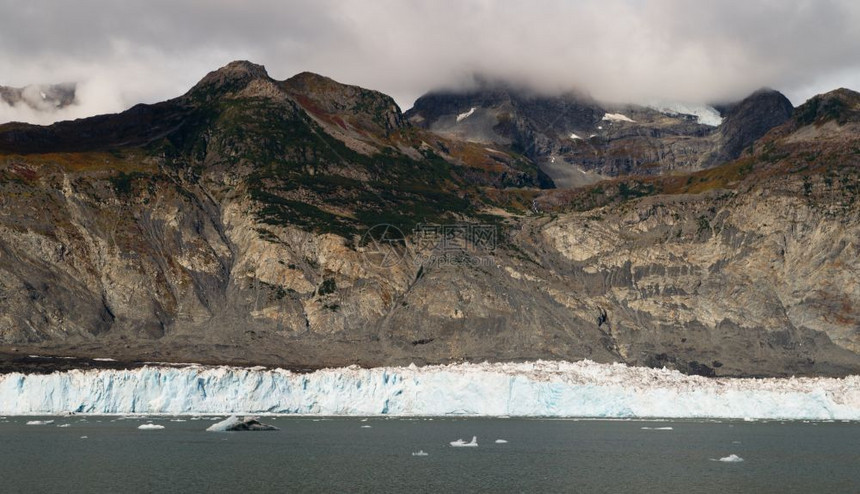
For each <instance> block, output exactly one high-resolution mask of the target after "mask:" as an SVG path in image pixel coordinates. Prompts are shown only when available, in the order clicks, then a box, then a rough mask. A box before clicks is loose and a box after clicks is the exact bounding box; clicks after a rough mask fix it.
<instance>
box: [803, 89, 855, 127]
mask: <svg viewBox="0 0 860 494" xmlns="http://www.w3.org/2000/svg"><path fill="white" fill-rule="evenodd" d="M794 119H795V121H796V122H797V124H798V125H799V126H804V125H809V124H813V123H814V124H816V125H818V124H822V123H825V122H828V121H831V120H834V121H836V123H838V124H839V125H844V124H845V123H847V122H849V121H853V122H858V121H860V93H858V92H856V91H852V90H850V89H846V88H839V89H834V90H833V91H830V92H827V93H824V94H819V95H817V96H813V97H812V98H810V99H809V100H808V101H807V102H806V103H804V104H802V105H800V106H799V107H798V108H797V111H796V112H795V114H794Z"/></svg>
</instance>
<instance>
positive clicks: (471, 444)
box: [450, 436, 478, 448]
mask: <svg viewBox="0 0 860 494" xmlns="http://www.w3.org/2000/svg"><path fill="white" fill-rule="evenodd" d="M450 444H451V446H453V447H455V448H477V447H478V436H472V440H471V441H470V442H468V443H467V442H466V441H464V440H462V439H457V440H456V441H451V443H450Z"/></svg>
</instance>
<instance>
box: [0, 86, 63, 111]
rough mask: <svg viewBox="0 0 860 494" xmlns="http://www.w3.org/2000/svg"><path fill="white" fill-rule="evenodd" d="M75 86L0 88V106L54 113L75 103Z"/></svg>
mask: <svg viewBox="0 0 860 494" xmlns="http://www.w3.org/2000/svg"><path fill="white" fill-rule="evenodd" d="M76 89H77V88H76V85H75V84H71V83H66V84H34V85H30V86H25V87H20V88H18V87H7V86H0V104H3V103H5V104H7V105H9V106H17V105H25V106H27V107H29V108H31V109H33V110H39V111H54V110H57V109H60V108H65V107H67V106H69V105H71V104H72V103H74V102H75V91H76Z"/></svg>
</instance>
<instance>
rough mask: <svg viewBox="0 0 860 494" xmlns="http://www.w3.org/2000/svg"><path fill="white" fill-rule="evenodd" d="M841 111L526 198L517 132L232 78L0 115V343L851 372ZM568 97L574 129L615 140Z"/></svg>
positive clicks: (848, 180) (340, 358)
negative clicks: (456, 125) (16, 119)
mask: <svg viewBox="0 0 860 494" xmlns="http://www.w3.org/2000/svg"><path fill="white" fill-rule="evenodd" d="M853 97H854V93H845V94H841V93H840V94H836V95H831V96H830V97H829V98H830V99H828V100H827V101H830V100H835V101H838V102H840V103H832V102H831V103H821V102H819V103H815V102H811V103H809V104H812V105H815V106H816V107H815V109H814V111H813V110H810V109H809V108H807V107H801V108H800V109H798V111H797V112H796V113H795V116H794V117H793V118H792V119H791V120H789V121H788V122H785V123H783V124H782V125H781V126H778V127H777V128H774V129H772V130H771V132H769V133H768V134H767V135H766V136H765V137H764V138H763V139H759V140H758V141H757V142H756V143H755V145H754V146H753V149H752V150H751V151H750V152H749V153H747V154H746V155H744V156H742V157H741V158H740V159H739V160H735V161H730V162H728V163H725V164H721V165H719V166H715V167H712V168H708V169H704V170H701V171H696V172H691V173H687V174H680V175H679V174H675V175H671V176H664V175H656V174H652V175H651V176H648V177H639V178H633V177H622V178H617V179H613V180H608V181H603V182H600V183H598V184H596V185H591V186H589V187H585V188H580V189H575V190H568V189H546V188H541V186H542V185H543V186H547V184H548V180H547V179H546V176H545V175H544V174H543V172H542V171H541V170H540V169H539V165H538V163H536V162H535V161H533V160H531V159H529V158H528V156H524V155H523V154H522V153H521V152H517V145H516V142H515V140H513V139H512V140H511V141H510V142H507V143H505V142H502V141H498V140H488V141H486V142H484V141H481V142H476V141H472V140H470V139H467V138H464V137H462V136H459V137H458V136H457V135H455V134H452V133H450V132H443V131H438V132H437V131H434V129H433V127H432V126H429V127H428V126H424V127H428V128H423V127H421V126H416V125H414V124H410V123H409V120H412V121H413V122H414V121H415V115H416V114H415V113H414V112H411V113H410V114H408V115H407V116H409V117H410V118H409V119H407V118H406V117H404V115H403V114H401V112H400V109H399V108H397V106H396V105H395V104H394V102H393V101H392V100H391V99H390V98H388V97H387V96H385V95H382V94H381V93H378V92H375V91H369V90H365V89H362V88H357V87H354V86H347V85H343V84H339V83H337V82H335V81H332V80H330V79H327V78H324V77H321V76H317V75H314V74H300V75H298V76H296V77H294V78H292V79H288V80H287V81H275V80H272V79H271V78H270V77H269V76H268V75H267V74H266V72H265V70H264V69H263V68H262V67H260V66H256V65H253V64H250V63H247V62H236V63H233V64H230V65H228V66H227V67H224V68H222V69H220V70H218V71H215V72H213V73H211V74H209V75H207V76H206V77H205V78H204V79H203V80H202V81H201V82H200V83H199V84H198V85H197V86H195V87H194V88H193V89H192V90H191V91H189V92H188V93H187V94H185V95H183V96H181V97H179V98H176V99H174V100H170V101H167V102H164V103H160V104H157V105H152V106H145V105H140V106H138V107H135V108H132V109H131V110H129V111H127V112H125V113H122V114H118V115H110V116H101V117H95V118H91V119H86V120H81V121H76V122H64V123H59V124H55V125H53V126H50V127H37V126H27V125H21V124H14V125H5V126H0V194H2V195H0V345H2V351H3V352H5V353H11V354H14V353H17V354H28V353H38V354H55V355H78V356H90V357H92V356H100V357H112V358H116V359H119V360H124V361H146V360H150V361H151V360H170V361H202V362H212V363H255V364H268V365H282V366H291V367H297V368H307V367H321V366H340V365H347V364H353V363H357V364H361V365H380V364H408V363H410V362H413V361H414V362H416V363H429V362H449V361H460V360H471V361H478V360H502V361H509V360H513V361H516V360H525V359H536V358H553V359H567V360H575V359H580V358H586V357H587V358H590V359H592V360H595V361H599V362H611V361H623V362H627V363H631V364H637V365H650V366H659V367H662V366H668V367H673V368H678V369H681V370H683V371H685V372H690V373H697V374H705V375H713V374H717V375H790V374H828V375H838V374H844V373H848V372H857V371H858V370H860V356H858V339H860V334H858V328H860V306H858V304H857V302H858V301H860V285H858V283H857V280H858V279H860V277H858V271H860V264H858V261H857V259H858V256H857V254H858V244H857V240H856V239H857V238H858V236H859V235H858V234H860V214H858V212H857V211H858V209H857V208H856V204H855V201H856V196H857V194H858V186H860V185H858V184H860V182H858V180H860V178H858V171H860V169H858V168H857V166H858V158H860V154H858V153H860V140H858V137H857V136H860V134H858V128H857V127H858V120H857V119H856V118H855V117H854V113H852V112H854V111H856V109H857V106H856V102H855V100H853V99H852V98H853ZM502 100H503V98H502ZM499 101H501V100H499ZM464 104H465V105H473V104H475V105H477V103H474V102H472V101H469V102H466V103H464ZM494 104H495V103H494ZM505 104H508V103H505V102H503V103H500V105H502V106H504V105H505ZM543 104H549V103H540V102H537V103H534V105H535V106H534V108H537V109H534V108H533V110H529V111H536V112H540V111H542V110H539V109H540V107H541V105H543ZM563 104H569V105H570V106H571V108H574V106H575V104H574V103H563ZM576 105H579V103H576ZM458 108H459V107H458ZM469 108H472V107H471V106H470V107H469ZM576 108H577V110H576V111H575V112H574V113H575V118H574V117H571V120H570V122H569V123H570V124H571V125H573V123H576V122H579V120H578V119H582V121H583V122H586V121H587V122H591V124H599V122H612V123H613V125H617V126H618V127H619V128H620V127H623V126H625V125H627V124H630V123H629V122H626V121H623V119H618V118H617V117H610V120H603V119H604V117H605V116H606V113H605V112H604V113H601V111H603V110H600V109H599V108H597V107H595V106H593V105H584V106H583V105H581V106H576ZM833 108H836V109H835V110H834V109H833ZM445 111H446V112H447V111H448V110H445ZM453 111H456V110H453ZM468 111H469V109H466V112H465V113H468ZM640 111H641V112H642V113H641V115H645V114H651V113H649V112H654V115H655V116H654V118H660V119H662V118H664V117H657V116H656V113H657V112H656V111H655V110H640ZM807 114H811V115H812V117H809V116H807ZM613 115H614V114H613ZM631 115H634V116H636V117H639V118H640V119H641V118H643V117H640V116H639V115H640V114H634V113H631ZM480 116H481V115H480V113H479V110H478V109H476V110H475V112H473V113H472V114H471V115H467V116H464V117H463V118H462V119H461V121H465V120H468V119H471V118H474V117H480ZM456 118H457V116H455V118H454V120H456ZM481 118H483V117H481ZM488 118H489V117H488ZM493 118H496V117H493ZM613 118H614V119H615V120H612V119H613ZM667 118H668V117H667ZM631 119H635V118H631ZM488 121H490V120H488ZM574 121H576V122H574ZM688 124H689V125H691V126H694V127H696V128H699V127H700V126H699V124H695V123H692V122H690V123H688ZM482 125H483V124H482ZM672 125H676V124H672ZM677 125H681V124H677ZM685 125H686V124H685ZM511 129H513V130H511V132H512V133H511V134H510V135H515V133H516V132H519V131H515V127H512V128H511ZM485 130H486V129H485ZM497 130H498V129H496V130H493V128H492V127H490V130H488V131H487V132H489V131H492V132H497ZM566 130H567V129H566ZM504 132H507V131H502V134H504ZM502 134H500V135H502ZM702 138H703V139H711V138H712V136H710V135H708V136H703V137H702ZM520 151H522V150H520ZM376 225H387V226H384V227H382V228H381V229H380V228H374V226H376ZM13 350H14V352H13Z"/></svg>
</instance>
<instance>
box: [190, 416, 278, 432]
mask: <svg viewBox="0 0 860 494" xmlns="http://www.w3.org/2000/svg"><path fill="white" fill-rule="evenodd" d="M276 430H278V428H277V427H274V426H271V425H266V424H262V423H260V421H259V420H257V418H256V417H242V418H239V417H237V416H235V415H231V416H229V417H227V418H226V419H224V420H221V421H220V422H217V423H214V424H212V425H210V426H209V427H207V428H206V431H207V432H241V431H276Z"/></svg>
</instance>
